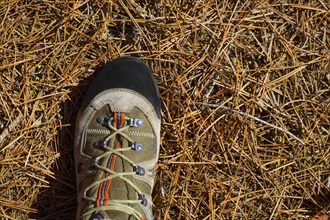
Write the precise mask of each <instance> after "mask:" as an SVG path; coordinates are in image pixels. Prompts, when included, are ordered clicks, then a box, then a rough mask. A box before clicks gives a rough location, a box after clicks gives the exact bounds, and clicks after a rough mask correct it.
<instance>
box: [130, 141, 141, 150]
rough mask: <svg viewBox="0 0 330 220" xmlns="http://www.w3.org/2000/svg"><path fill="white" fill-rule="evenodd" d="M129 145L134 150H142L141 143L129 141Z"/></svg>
mask: <svg viewBox="0 0 330 220" xmlns="http://www.w3.org/2000/svg"><path fill="white" fill-rule="evenodd" d="M130 147H131V148H132V150H135V151H143V145H142V144H140V143H137V142H134V141H132V142H130Z"/></svg>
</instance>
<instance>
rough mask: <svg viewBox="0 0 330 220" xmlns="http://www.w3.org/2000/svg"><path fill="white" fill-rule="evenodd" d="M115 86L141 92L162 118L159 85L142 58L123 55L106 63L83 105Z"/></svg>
mask: <svg viewBox="0 0 330 220" xmlns="http://www.w3.org/2000/svg"><path fill="white" fill-rule="evenodd" d="M113 88H126V89H131V90H134V91H136V92H138V93H140V94H141V95H143V96H144V97H146V98H147V99H148V100H149V101H150V103H151V104H152V105H153V106H154V108H155V111H156V113H157V116H158V118H160V106H161V105H160V98H159V91H158V87H157V84H156V81H155V78H154V77H153V75H152V73H151V71H150V69H149V68H148V67H147V65H146V64H145V63H144V62H143V61H142V60H140V59H138V58H135V57H122V58H119V59H116V60H114V61H111V62H110V63H108V64H107V65H105V66H104V67H103V68H102V69H101V70H100V71H99V72H98V73H97V75H96V77H95V79H94V80H93V82H92V84H91V85H90V87H89V89H88V91H87V93H86V96H85V99H84V101H83V105H82V107H83V108H85V107H86V106H87V105H88V103H90V102H91V101H92V99H93V98H94V97H95V96H97V95H98V94H99V93H101V92H103V91H105V90H107V89H113Z"/></svg>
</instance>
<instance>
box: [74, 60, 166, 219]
mask: <svg viewBox="0 0 330 220" xmlns="http://www.w3.org/2000/svg"><path fill="white" fill-rule="evenodd" d="M159 142H160V99H159V92H158V88H157V85H156V83H155V80H154V78H153V75H152V73H151V72H150V70H149V69H148V67H147V66H146V64H144V63H143V62H142V61H141V60H139V59H137V58H133V57H124V58H120V59H117V60H114V61H112V62H110V63H109V64H107V65H106V66H105V67H104V68H103V69H102V70H101V71H100V72H99V73H98V74H97V75H96V78H95V79H94V81H93V82H92V84H91V86H90V87H89V89H88V91H87V94H86V96H85V99H84V101H83V103H82V107H81V109H80V111H79V114H78V117H77V123H76V134H75V143H74V145H75V148H74V156H75V166H76V177H77V191H78V196H77V197H78V198H77V201H78V210H77V219H88V220H89V219H93V220H99V219H153V215H152V198H151V193H152V188H153V185H154V178H155V177H154V168H155V164H156V162H157V160H158V153H159Z"/></svg>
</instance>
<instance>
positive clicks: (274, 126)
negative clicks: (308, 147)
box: [193, 102, 305, 145]
mask: <svg viewBox="0 0 330 220" xmlns="http://www.w3.org/2000/svg"><path fill="white" fill-rule="evenodd" d="M193 103H194V104H196V105H203V106H208V107H214V108H216V107H219V106H220V105H219V104H208V103H204V102H193ZM221 108H222V109H225V110H227V111H233V112H235V113H237V114H240V115H244V116H246V117H248V118H252V119H254V120H256V121H258V122H260V123H262V124H265V125H268V126H269V127H272V128H274V129H277V130H280V131H282V132H284V133H286V134H287V135H289V136H291V137H292V138H294V139H296V140H297V141H299V142H300V143H301V144H303V145H305V143H304V142H303V141H302V140H301V139H300V138H298V137H296V136H295V135H294V134H292V133H291V132H290V131H287V130H285V129H284V128H281V127H278V126H276V125H273V124H270V123H268V122H267V121H264V120H262V119H260V118H257V117H255V116H252V115H249V114H247V113H245V112H241V111H239V110H235V109H230V108H228V107H226V106H221Z"/></svg>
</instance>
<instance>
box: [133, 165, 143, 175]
mask: <svg viewBox="0 0 330 220" xmlns="http://www.w3.org/2000/svg"><path fill="white" fill-rule="evenodd" d="M133 171H134V172H135V173H136V174H137V175H140V176H144V175H145V174H146V171H145V170H144V168H143V167H140V166H134V167H133Z"/></svg>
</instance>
